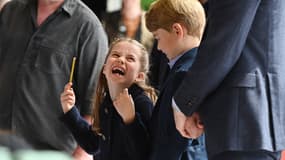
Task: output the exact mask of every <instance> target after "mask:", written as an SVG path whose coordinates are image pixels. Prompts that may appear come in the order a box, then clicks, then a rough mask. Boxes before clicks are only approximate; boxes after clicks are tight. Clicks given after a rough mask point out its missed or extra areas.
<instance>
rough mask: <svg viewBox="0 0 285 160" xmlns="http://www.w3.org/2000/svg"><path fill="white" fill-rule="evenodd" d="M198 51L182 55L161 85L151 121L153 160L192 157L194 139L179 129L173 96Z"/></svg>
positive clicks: (186, 158) (185, 159)
mask: <svg viewBox="0 0 285 160" xmlns="http://www.w3.org/2000/svg"><path fill="white" fill-rule="evenodd" d="M196 53H197V48H194V49H191V50H189V51H188V52H186V53H185V54H184V55H182V56H181V57H180V58H179V59H178V60H177V61H176V63H175V64H174V66H173V67H172V69H171V70H170V71H169V73H168V76H167V78H166V80H165V82H164V83H163V84H162V86H161V87H162V88H161V90H160V94H159V97H158V100H157V103H156V105H155V107H154V111H153V114H152V118H151V123H150V131H151V139H152V149H151V155H150V159H151V160H161V159H167V160H180V159H182V157H183V160H188V159H189V160H190V159H191V158H190V157H189V156H188V155H189V154H188V153H187V152H190V151H189V149H188V148H189V146H191V145H192V139H186V138H183V137H182V136H181V135H180V133H179V132H178V131H177V129H176V127H175V123H174V117H173V111H172V106H171V98H172V97H173V94H174V92H175V91H176V89H177V88H178V86H179V84H180V83H181V81H182V80H183V78H184V76H185V73H186V72H187V71H188V69H189V68H190V67H191V65H192V63H193V61H194V58H195V56H196ZM204 153H205V151H204ZM197 154H199V153H197ZM205 156H206V155H204V158H205ZM202 159H203V158H202ZM196 160H198V159H196Z"/></svg>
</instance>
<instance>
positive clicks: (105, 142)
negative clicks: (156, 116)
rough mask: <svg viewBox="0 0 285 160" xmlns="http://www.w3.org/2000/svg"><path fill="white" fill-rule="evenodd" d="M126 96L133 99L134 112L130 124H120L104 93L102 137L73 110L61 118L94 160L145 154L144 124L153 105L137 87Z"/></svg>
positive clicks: (133, 159)
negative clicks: (133, 118) (130, 96)
mask: <svg viewBox="0 0 285 160" xmlns="http://www.w3.org/2000/svg"><path fill="white" fill-rule="evenodd" d="M129 94H131V95H132V97H133V100H134V104H135V109H136V115H135V120H134V122H133V123H131V124H128V125H126V124H124V122H123V120H122V118H121V117H120V115H119V113H118V112H117V111H116V109H115V108H114V106H113V103H112V101H111V98H110V96H109V94H107V95H106V97H105V100H104V101H103V103H102V105H101V106H100V113H99V114H100V127H101V132H102V135H97V134H95V133H94V132H93V131H92V130H91V126H90V125H89V124H88V123H87V122H86V121H85V120H84V119H83V118H82V117H81V116H80V114H79V112H78V111H77V109H76V107H73V108H72V109H71V110H70V111H69V112H67V113H66V114H65V115H64V116H63V117H62V120H63V122H64V123H65V124H66V126H67V127H68V128H69V129H70V131H71V132H72V134H73V135H74V137H75V139H76V140H77V142H78V144H79V145H80V146H81V147H82V148H83V149H84V150H85V151H87V152H88V153H90V154H93V155H94V159H96V160H145V159H146V157H147V155H148V154H149V143H150V138H149V132H148V130H147V125H148V122H149V120H150V117H151V112H152V109H153V103H152V102H151V100H150V99H149V98H148V97H147V96H146V95H145V93H144V91H143V89H142V88H140V87H138V86H137V85H132V86H131V87H130V88H129Z"/></svg>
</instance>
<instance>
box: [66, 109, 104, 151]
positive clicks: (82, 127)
mask: <svg viewBox="0 0 285 160" xmlns="http://www.w3.org/2000/svg"><path fill="white" fill-rule="evenodd" d="M61 120H62V121H63V122H64V124H65V125H66V126H67V127H68V129H69V130H70V131H71V133H72V135H73V136H74V138H75V139H76V141H77V143H78V144H79V145H80V147H82V148H83V149H84V150H85V151H86V152H87V153H89V154H93V155H94V154H95V153H96V152H97V151H98V146H99V145H98V144H99V136H97V135H96V134H95V133H94V132H93V131H92V129H91V125H89V123H88V122H86V121H85V120H84V119H83V118H82V117H81V116H80V113H79V111H78V109H77V107H73V108H72V109H71V110H70V111H68V112H67V113H66V114H64V115H63V116H62V117H61Z"/></svg>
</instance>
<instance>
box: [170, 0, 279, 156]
mask: <svg viewBox="0 0 285 160" xmlns="http://www.w3.org/2000/svg"><path fill="white" fill-rule="evenodd" d="M207 25H208V26H207V31H206V33H207V34H206V35H205V37H204V40H203V42H202V43H201V45H200V47H199V51H198V54H197V57H196V59H195V62H194V63H193V66H192V67H191V70H189V72H188V73H187V76H185V79H184V81H183V82H182V84H181V85H180V87H179V89H178V90H177V92H176V94H175V97H174V99H175V102H176V104H177V105H178V106H179V108H180V109H181V111H182V112H183V113H184V114H186V115H191V114H192V113H193V112H194V111H200V113H201V115H202V119H203V122H204V125H205V135H206V146H207V151H208V152H209V153H210V155H213V154H218V153H221V152H223V151H229V150H231V151H257V150H267V151H280V150H282V149H285V1H284V0H209V1H208V22H207Z"/></svg>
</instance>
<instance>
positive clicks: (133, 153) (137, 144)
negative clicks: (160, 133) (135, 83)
mask: <svg viewBox="0 0 285 160" xmlns="http://www.w3.org/2000/svg"><path fill="white" fill-rule="evenodd" d="M152 108H153V104H152V102H151V101H150V100H146V99H145V98H143V97H140V98H137V99H136V100H135V109H136V110H135V113H134V117H133V118H132V120H131V121H128V122H127V123H126V122H124V125H122V127H123V128H122V131H125V133H124V136H125V137H124V139H125V140H126V142H125V145H124V147H126V148H127V149H126V150H127V151H128V154H129V156H130V157H132V159H137V160H143V159H146V158H147V157H146V156H147V155H148V149H149V144H150V139H149V138H150V137H149V131H148V129H147V125H148V121H149V120H150V116H151V111H152ZM122 119H124V118H122Z"/></svg>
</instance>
